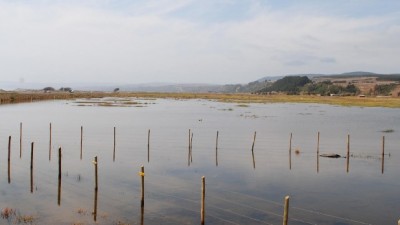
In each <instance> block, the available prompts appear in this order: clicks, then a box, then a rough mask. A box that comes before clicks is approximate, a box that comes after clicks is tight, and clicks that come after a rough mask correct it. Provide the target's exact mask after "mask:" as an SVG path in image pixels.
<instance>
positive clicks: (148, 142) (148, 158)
mask: <svg viewBox="0 0 400 225" xmlns="http://www.w3.org/2000/svg"><path fill="white" fill-rule="evenodd" d="M147 162H150V129H149V131H148V132H147Z"/></svg>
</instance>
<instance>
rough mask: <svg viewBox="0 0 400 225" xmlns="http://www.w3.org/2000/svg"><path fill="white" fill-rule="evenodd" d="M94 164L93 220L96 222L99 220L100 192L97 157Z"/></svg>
mask: <svg viewBox="0 0 400 225" xmlns="http://www.w3.org/2000/svg"><path fill="white" fill-rule="evenodd" d="M93 163H94V177H95V186H94V210H93V219H94V221H96V219H97V192H98V190H99V187H98V180H97V156H96V157H94V161H93Z"/></svg>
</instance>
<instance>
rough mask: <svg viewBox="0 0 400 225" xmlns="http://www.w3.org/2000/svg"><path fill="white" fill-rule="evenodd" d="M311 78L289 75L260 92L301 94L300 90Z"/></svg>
mask: <svg viewBox="0 0 400 225" xmlns="http://www.w3.org/2000/svg"><path fill="white" fill-rule="evenodd" d="M308 83H311V80H310V79H308V77H306V76H287V77H284V78H282V79H279V80H277V81H276V82H275V83H273V84H272V85H271V86H268V87H266V88H263V89H261V90H260V91H259V92H272V91H276V92H286V93H287V94H299V92H300V90H301V89H302V88H303V87H304V86H305V85H306V84H308Z"/></svg>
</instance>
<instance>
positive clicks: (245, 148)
mask: <svg viewBox="0 0 400 225" xmlns="http://www.w3.org/2000/svg"><path fill="white" fill-rule="evenodd" d="M133 100H135V101H138V102H141V103H147V104H138V105H136V104H135V105H134V104H132V105H129V104H126V105H122V106H131V107H119V106H114V107H107V106H96V105H95V104H94V105H92V104H82V103H77V102H73V101H50V102H38V103H28V104H15V105H1V106H0V110H1V120H2V122H1V128H0V145H1V149H0V150H1V151H2V154H1V157H0V207H1V209H2V210H3V211H4V209H5V208H12V209H15V210H16V211H17V212H16V214H15V215H14V216H10V217H9V218H8V219H6V218H0V224H14V223H16V222H18V221H17V217H18V218H21V216H24V215H25V216H33V218H34V221H33V223H32V224H95V223H96V224H118V223H120V224H146V225H150V224H199V223H200V200H201V177H202V176H205V177H206V201H205V205H206V209H205V220H206V224H282V215H283V201H284V197H285V196H286V195H289V196H290V210H289V224H396V223H397V220H398V219H399V218H400V210H399V209H400V197H398V196H399V195H398V194H399V190H400V179H399V175H400V166H399V163H400V155H399V151H400V141H399V136H400V130H399V129H400V110H399V109H385V108H360V107H338V106H329V105H320V104H248V105H245V106H246V107H243V106H239V105H238V104H235V103H219V102H213V101H205V100H184V101H183V100H165V99H160V100H152V99H147V100H146V99H142V100H136V99H133ZM136 106H143V107H136ZM20 122H22V123H23V129H22V130H23V134H22V140H23V141H22V158H20V146H19V134H20ZM50 123H52V144H51V160H49V140H50V137H49V136H50V132H49V124H50ZM81 126H83V158H82V160H81V159H80V140H81V139H80V129H81ZM114 127H116V149H115V161H113V149H114V147H113V146H114V133H113V132H114ZM149 129H150V130H151V132H150V158H149V162H148V151H147V143H148V142H147V141H148V136H147V135H148V130H149ZM189 129H191V131H192V132H193V143H192V145H193V147H192V159H193V161H192V162H191V163H190V166H189V165H188V143H189ZM390 129H393V130H394V132H387V133H384V132H382V131H384V130H390ZM217 131H218V132H219V140H218V155H216V134H217ZM255 131H256V132H257V135H256V141H255V144H254V160H253V157H252V151H251V148H252V144H253V137H254V132H255ZM318 131H319V132H320V153H321V154H322V153H337V154H340V155H342V156H346V152H347V144H346V141H347V135H348V134H350V154H351V155H352V157H350V160H349V162H350V163H349V171H348V172H347V171H346V170H347V166H346V159H345V158H338V159H330V158H322V157H320V158H319V166H317V153H316V151H317V132H318ZM290 133H292V134H293V138H292V154H291V159H290V158H289V137H290ZM383 135H384V136H385V140H386V141H385V158H384V168H383V170H382V157H381V149H382V136H383ZM9 136H11V137H12V141H11V165H10V183H8V163H7V152H8V150H7V146H8V137H9ZM31 142H34V157H33V158H34V165H33V192H32V193H31V185H30V182H31V180H30V157H31V155H30V144H31ZM59 146H61V147H62V179H61V181H62V182H61V183H62V184H61V198H60V205H59V204H58V148H59ZM296 150H297V151H299V152H300V153H299V154H296V153H295V151H296ZM389 154H390V155H389ZM95 156H98V174H99V189H98V196H97V197H98V202H97V215H96V217H97V218H96V222H95V221H94V215H93V214H92V212H93V211H94V195H95V192H94V186H95V177H94V164H93V163H92V161H93V159H94V157H95ZM141 165H144V167H145V204H144V213H143V215H142V213H141V207H140V200H141V199H140V198H141V180H140V179H141V177H140V176H139V175H138V172H139V171H140V166H141Z"/></svg>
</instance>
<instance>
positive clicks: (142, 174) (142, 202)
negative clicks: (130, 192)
mask: <svg viewBox="0 0 400 225" xmlns="http://www.w3.org/2000/svg"><path fill="white" fill-rule="evenodd" d="M140 176H141V180H142V200H141V201H140V206H141V207H142V208H143V207H144V166H142V167H141V169H140Z"/></svg>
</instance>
